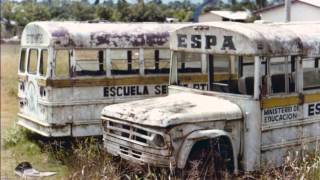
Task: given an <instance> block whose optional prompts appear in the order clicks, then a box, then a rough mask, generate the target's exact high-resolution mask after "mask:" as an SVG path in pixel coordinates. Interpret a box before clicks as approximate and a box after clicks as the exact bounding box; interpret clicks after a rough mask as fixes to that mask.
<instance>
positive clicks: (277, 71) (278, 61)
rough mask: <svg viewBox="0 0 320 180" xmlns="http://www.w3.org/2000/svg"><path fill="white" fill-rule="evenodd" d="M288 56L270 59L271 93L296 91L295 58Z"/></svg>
mask: <svg viewBox="0 0 320 180" xmlns="http://www.w3.org/2000/svg"><path fill="white" fill-rule="evenodd" d="M286 58H287V57H273V58H271V59H270V78H271V79H270V80H271V93H285V92H294V91H295V76H296V73H295V67H294V59H293V58H287V60H286Z"/></svg>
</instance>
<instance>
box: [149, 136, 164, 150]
mask: <svg viewBox="0 0 320 180" xmlns="http://www.w3.org/2000/svg"><path fill="white" fill-rule="evenodd" d="M150 143H151V144H152V145H155V146H158V147H163V146H164V145H165V142H164V138H163V136H161V135H160V134H154V135H153V136H152V138H151V141H150Z"/></svg>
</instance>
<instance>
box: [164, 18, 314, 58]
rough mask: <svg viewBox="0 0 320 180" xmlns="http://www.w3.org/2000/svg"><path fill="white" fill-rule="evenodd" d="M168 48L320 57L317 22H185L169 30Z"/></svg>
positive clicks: (217, 52)
mask: <svg viewBox="0 0 320 180" xmlns="http://www.w3.org/2000/svg"><path fill="white" fill-rule="evenodd" d="M170 47H171V49H173V50H177V51H189V52H201V53H215V54H234V55H264V56H282V55H303V56H308V57H320V22H307V23H269V24H256V23H253V24H252V23H250V24H249V23H248V24H246V23H237V22H208V23H199V24H193V25H186V26H184V27H181V28H179V29H176V30H175V31H172V32H171V37H170Z"/></svg>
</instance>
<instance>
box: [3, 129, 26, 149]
mask: <svg viewBox="0 0 320 180" xmlns="http://www.w3.org/2000/svg"><path fill="white" fill-rule="evenodd" d="M27 133H28V131H27V130H26V129H24V128H18V127H12V128H10V129H7V130H6V132H5V134H4V137H3V145H4V147H5V148H10V147H13V146H16V145H17V144H19V143H23V141H24V140H25V139H26V137H27Z"/></svg>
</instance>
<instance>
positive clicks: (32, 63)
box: [28, 49, 38, 74]
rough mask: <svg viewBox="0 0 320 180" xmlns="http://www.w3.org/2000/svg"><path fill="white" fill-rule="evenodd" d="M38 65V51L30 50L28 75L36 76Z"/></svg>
mask: <svg viewBox="0 0 320 180" xmlns="http://www.w3.org/2000/svg"><path fill="white" fill-rule="evenodd" d="M37 64H38V50H37V49H30V50H29V58H28V73H30V74H36V73H37Z"/></svg>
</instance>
